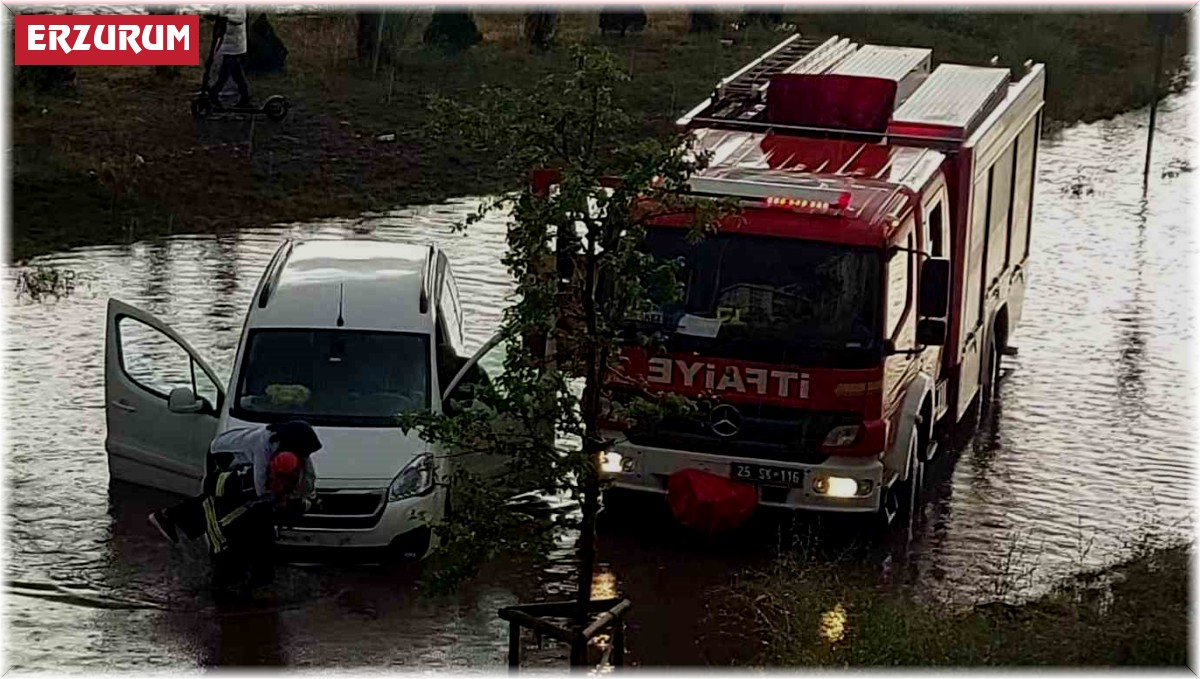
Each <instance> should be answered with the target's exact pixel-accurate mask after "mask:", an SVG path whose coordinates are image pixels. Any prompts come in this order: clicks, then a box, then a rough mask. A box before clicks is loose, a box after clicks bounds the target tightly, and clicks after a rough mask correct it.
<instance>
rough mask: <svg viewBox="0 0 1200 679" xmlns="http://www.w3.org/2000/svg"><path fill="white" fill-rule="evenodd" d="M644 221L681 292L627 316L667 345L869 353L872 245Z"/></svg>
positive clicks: (830, 359) (743, 354)
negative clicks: (696, 234) (662, 335)
mask: <svg viewBox="0 0 1200 679" xmlns="http://www.w3.org/2000/svg"><path fill="white" fill-rule="evenodd" d="M686 236H687V232H686V230H684V229H675V228H651V229H649V230H648V232H647V234H646V240H645V246H646V248H647V249H648V250H649V251H650V253H651V254H653V255H654V256H655V257H658V258H663V259H672V260H675V261H677V262H678V263H679V271H678V281H679V284H680V285H681V287H682V293H683V299H682V300H681V301H680V302H678V303H675V304H669V305H664V306H663V307H662V308H660V309H657V310H655V311H654V312H652V313H651V314H649V315H647V316H644V317H642V318H640V319H637V321H635V323H636V324H637V325H642V326H643V327H646V326H650V327H655V328H657V329H659V330H665V331H666V335H667V345H668V346H667V348H668V350H683V351H699V352H700V353H702V354H706V355H711V356H723V357H727V358H735V359H743V360H765V361H785V362H796V361H803V362H808V361H819V362H822V363H829V364H832V365H839V366H840V365H843V364H846V366H845V367H849V366H850V365H856V364H859V363H865V364H870V363H871V361H877V356H878V351H879V349H878V347H879V338H880V327H879V326H880V322H879V299H880V297H879V290H880V256H879V251H878V250H874V249H870V248H859V247H852V246H848V245H840V244H836V243H824V242H817V241H806V240H799V239H794V238H778V237H772V236H759V235H732V234H719V235H714V236H710V237H707V238H704V239H703V240H701V241H700V242H698V243H696V244H694V245H693V244H690V243H688V242H687V238H686Z"/></svg>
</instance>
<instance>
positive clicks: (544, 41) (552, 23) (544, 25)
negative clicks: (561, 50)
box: [525, 7, 558, 52]
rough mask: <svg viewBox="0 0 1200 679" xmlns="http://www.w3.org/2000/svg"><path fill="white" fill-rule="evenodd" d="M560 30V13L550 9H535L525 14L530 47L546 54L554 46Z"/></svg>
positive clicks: (526, 37)
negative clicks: (557, 32)
mask: <svg viewBox="0 0 1200 679" xmlns="http://www.w3.org/2000/svg"><path fill="white" fill-rule="evenodd" d="M557 29H558V12H555V11H554V9H553V8H549V7H534V8H531V9H529V10H528V11H526V12H525V41H526V42H528V43H529V47H530V48H531V49H533V50H536V51H541V52H544V51H546V50H548V49H550V47H551V46H552V45H553V44H554V33H555V31H556V30H557Z"/></svg>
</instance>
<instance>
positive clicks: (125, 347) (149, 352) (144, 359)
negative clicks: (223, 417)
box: [117, 316, 217, 407]
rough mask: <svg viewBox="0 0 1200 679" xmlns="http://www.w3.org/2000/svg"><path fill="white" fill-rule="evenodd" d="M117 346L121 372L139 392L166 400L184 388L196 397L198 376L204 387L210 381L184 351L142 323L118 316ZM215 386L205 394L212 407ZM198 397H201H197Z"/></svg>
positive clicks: (215, 391) (214, 403) (214, 404)
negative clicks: (118, 347)
mask: <svg viewBox="0 0 1200 679" xmlns="http://www.w3.org/2000/svg"><path fill="white" fill-rule="evenodd" d="M117 336H118V340H117V341H118V343H119V346H120V348H121V359H120V360H121V369H122V370H123V371H125V374H126V375H127V376H128V377H129V379H130V380H132V381H133V383H134V384H136V385H138V386H139V387H141V388H142V389H145V390H146V391H148V392H150V393H151V394H154V395H155V396H158V397H160V398H162V399H163V400H166V398H167V396H168V395H169V394H170V393H171V391H172V390H173V389H177V388H179V387H187V388H189V389H191V390H192V393H196V380H195V378H194V377H193V376H194V375H196V374H199V375H200V377H202V378H204V382H205V385H206V386H209V385H212V381H211V380H209V379H208V377H207V376H206V375H205V374H204V371H203V370H196V366H194V365H193V361H192V357H191V356H189V355H188V352H187V350H186V349H184V348H183V347H182V346H180V345H179V344H177V343H176V342H175V341H174V340H172V339H171V338H170V337H167V336H166V335H164V334H163V333H161V332H159V331H157V330H155V329H154V328H152V327H150V326H148V325H146V324H145V323H142V322H141V321H139V320H136V319H134V318H130V317H129V316H122V317H121V318H120V319H119V320H118V321H117ZM216 394H217V389H216V387H215V385H213V386H212V388H211V390H210V391H208V402H209V404H210V405H213V406H214V407H215V406H216V400H217V396H216ZM197 395H198V396H201V395H203V394H197Z"/></svg>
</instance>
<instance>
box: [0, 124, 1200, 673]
mask: <svg viewBox="0 0 1200 679" xmlns="http://www.w3.org/2000/svg"><path fill="white" fill-rule="evenodd" d="M1176 101H1177V102H1179V103H1180V104H1182V100H1176ZM1188 110H1189V109H1188V108H1187V107H1185V106H1182V105H1179V106H1177V107H1174V108H1173V110H1170V111H1169V112H1165V113H1164V114H1163V115H1162V116H1161V117H1160V124H1161V125H1162V126H1163V131H1164V132H1165V133H1167V134H1172V133H1173V134H1177V135H1183V134H1184V133H1185V132H1186V129H1187V125H1188V117H1187V114H1188ZM1140 115H1141V114H1132V115H1130V116H1124V117H1120V118H1117V119H1114V120H1111V121H1105V122H1101V123H1097V124H1095V125H1089V126H1081V127H1077V128H1074V129H1071V130H1068V131H1066V132H1065V133H1064V134H1063V135H1062V136H1061V137H1060V138H1058V139H1051V138H1047V139H1046V140H1045V143H1044V145H1043V150H1042V156H1041V169H1040V176H1039V184H1038V195H1037V203H1036V207H1035V226H1034V230H1033V252H1034V253H1035V254H1034V260H1033V262H1032V264H1031V267H1030V276H1031V279H1030V289H1029V293H1028V297H1027V302H1026V307H1025V310H1024V317H1023V319H1022V326H1021V328H1020V329H1019V331H1018V334H1017V335H1016V337H1015V341H1014V343H1015V344H1016V345H1017V346H1019V347H1020V353H1019V354H1018V355H1017V356H1014V357H1008V358H1006V359H1005V365H1006V374H1005V377H1004V379H1003V380H1001V382H1000V385H999V395H998V399H997V402H996V405H995V407H993V408H991V409H990V410H989V412H987V413H986V414H985V416H984V417H983V421H982V422H981V423H980V431H979V433H978V435H976V436H975V437H974V439H973V440H971V441H969V442H967V444H966V445H964V446H963V447H962V448H961V449H959V450H951V451H946V452H947V455H946V457H945V459H944V462H943V463H942V464H941V465H940V466H939V467H937V468H935V469H932V470H930V471H929V473H928V476H929V488H928V490H927V494H926V505H925V507H924V522H923V524H922V525H921V527H920V530H919V532H918V534H917V540H916V542H915V543H914V544H913V545H912V548H911V551H910V552H909V553H907V554H903V553H897V555H896V556H892V555H891V553H890V552H888V550H887V549H882V550H877V549H872V548H868V547H863V546H862V545H858V544H856V540H857V538H856V535H857V533H856V532H855V531H853V530H851V529H849V528H846V527H845V525H844V524H839V521H838V520H837V519H836V517H835V518H829V517H812V516H800V517H793V518H792V519H789V520H787V521H776V522H774V523H772V522H771V521H768V520H766V519H765V518H764V519H763V520H762V521H757V520H756V522H755V524H754V525H753V526H751V527H749V528H748V529H747V530H745V531H742V532H741V533H739V534H737V535H734V536H728V537H725V538H721V539H718V540H714V541H711V542H705V541H702V540H698V539H696V538H695V537H694V536H691V535H689V534H686V533H684V532H682V531H679V530H678V529H677V528H675V527H674V526H673V525H672V523H671V521H670V518H669V515H668V514H667V513H666V512H665V511H646V512H642V513H639V514H637V515H636V516H634V517H632V518H631V519H626V520H624V521H616V522H609V523H608V526H607V527H606V528H605V530H604V531H603V532H602V534H601V535H600V538H599V541H598V549H599V558H600V559H602V560H603V564H604V565H603V568H602V569H601V571H600V572H599V573H598V574H597V575H596V577H595V580H594V587H595V592H596V596H598V597H599V596H602V595H612V596H616V595H621V596H628V597H629V598H630V599H631V600H632V601H633V602H634V608H633V609H632V611H631V613H630V616H629V630H630V634H629V639H628V643H629V659H630V660H631V661H633V662H636V663H640V664H661V663H676V664H678V663H684V664H687V663H695V662H700V661H701V660H702V659H703V658H704V657H710V658H719V657H720V654H719V653H715V652H712V651H710V649H698V648H697V645H696V643H695V640H696V639H697V638H700V637H702V636H703V635H704V633H705V632H706V631H707V630H706V629H705V627H704V625H705V622H704V621H705V620H706V619H707V618H706V616H707V614H708V612H709V610H710V607H711V606H713V605H715V604H716V603H717V602H714V601H711V600H710V598H709V596H708V594H707V593H708V592H709V591H710V590H711V589H712V588H714V587H721V586H724V585H727V584H729V583H730V581H731V580H732V579H733V578H734V577H736V575H737V573H739V572H740V571H742V570H743V569H746V568H752V567H755V566H759V565H762V564H765V563H767V562H769V560H770V559H771V558H772V556H773V554H774V553H775V551H776V550H779V549H807V550H812V552H811V553H817V554H820V555H822V557H823V558H831V559H834V558H840V559H849V560H854V561H855V562H862V561H866V562H868V563H869V564H871V567H873V568H874V567H877V568H878V569H879V570H880V571H881V572H882V573H884V575H885V579H894V580H896V581H900V582H907V583H913V584H916V585H917V587H916V589H917V590H918V591H921V592H923V593H926V594H928V595H929V596H932V597H937V598H940V599H962V598H966V599H970V598H973V597H977V596H980V595H981V594H986V595H991V594H994V593H997V592H1001V593H1005V594H1008V595H1012V596H1022V595H1030V594H1033V593H1036V592H1038V591H1040V590H1041V589H1044V588H1045V587H1046V586H1048V585H1049V584H1050V583H1052V582H1053V581H1054V579H1055V578H1057V577H1061V576H1063V575H1065V574H1067V573H1070V572H1073V571H1075V570H1078V569H1080V568H1093V567H1096V566H1100V565H1104V564H1107V563H1111V562H1112V561H1113V560H1116V559H1119V558H1121V557H1123V556H1125V555H1127V554H1129V553H1130V550H1131V549H1132V547H1131V544H1130V543H1131V540H1133V539H1134V538H1136V536H1138V535H1141V534H1143V533H1145V532H1146V531H1148V530H1158V531H1162V532H1167V533H1170V534H1175V535H1189V534H1190V518H1189V517H1190V514H1189V499H1190V492H1191V489H1192V481H1191V478H1192V472H1193V467H1192V465H1193V463H1192V458H1191V455H1192V450H1193V442H1192V441H1191V438H1190V432H1191V431H1192V429H1193V426H1192V423H1193V401H1192V399H1193V394H1192V393H1191V389H1190V384H1189V377H1190V375H1191V370H1192V367H1191V361H1192V356H1191V352H1190V346H1191V341H1192V339H1193V338H1192V332H1193V330H1192V328H1193V322H1194V320H1195V319H1194V312H1193V310H1192V309H1191V308H1190V307H1189V306H1188V305H1187V304H1184V303H1183V302H1185V301H1187V300H1191V299H1194V292H1195V291H1194V289H1193V287H1192V283H1191V281H1190V280H1189V279H1188V272H1189V271H1190V263H1189V259H1190V258H1191V257H1193V256H1195V254H1196V251H1197V247H1196V242H1195V234H1194V233H1193V231H1192V229H1191V228H1190V221H1189V220H1190V217H1191V205H1192V203H1191V200H1192V198H1191V196H1192V193H1193V191H1192V188H1193V183H1194V178H1193V174H1192V173H1191V172H1188V171H1183V172H1180V173H1177V174H1175V175H1174V176H1169V177H1163V178H1162V180H1161V181H1155V182H1154V183H1153V185H1152V186H1151V187H1150V192H1149V195H1148V196H1147V198H1146V199H1142V197H1141V181H1140V174H1139V173H1137V172H1134V173H1124V172H1121V171H1109V170H1113V169H1119V168H1126V167H1136V168H1138V170H1139V171H1140V168H1141V155H1140V154H1141V152H1142V150H1143V147H1142V139H1141V137H1140V136H1139V135H1135V134H1132V132H1133V131H1135V130H1136V129H1137V125H1139V124H1140V123H1141V120H1142V118H1141V117H1139V116H1140ZM1181 138H1182V137H1181ZM1189 149H1190V147H1185V146H1184V145H1183V144H1179V145H1177V146H1176V147H1170V146H1168V147H1165V148H1164V150H1163V151H1162V153H1161V154H1160V155H1159V157H1158V158H1157V159H1156V161H1155V162H1156V168H1157V169H1156V172H1155V175H1154V176H1156V177H1158V176H1160V173H1159V172H1158V169H1161V168H1162V167H1168V166H1170V167H1176V166H1178V162H1177V161H1178V160H1179V159H1178V158H1177V157H1175V156H1177V155H1179V154H1182V153H1184V151H1185V150H1189ZM1172 163H1174V164H1172ZM1080 173H1082V174H1084V175H1085V176H1086V177H1087V178H1088V180H1089V181H1090V182H1091V184H1092V186H1093V188H1094V193H1093V194H1091V195H1088V194H1086V193H1082V194H1081V195H1079V196H1078V197H1074V196H1073V195H1072V194H1071V192H1070V191H1069V190H1067V191H1063V189H1064V188H1069V185H1070V184H1071V182H1072V181H1073V180H1074V179H1073V178H1074V177H1075V176H1076V175H1077V174H1080ZM476 205H477V202H476V201H473V200H460V201H452V202H449V203H446V204H442V205H434V206H425V207H419V208H412V209H405V210H399V211H395V212H389V213H385V214H377V215H366V216H364V217H363V218H361V219H356V220H331V221H327V222H322V223H317V224H303V225H282V226H275V227H269V228H260V229H247V230H243V231H239V232H236V233H231V234H220V235H215V236H186V237H175V238H169V239H164V240H161V241H156V242H151V243H134V244H130V245H117V246H104V247H89V248H80V249H77V250H74V251H70V252H65V253H58V254H55V255H50V256H47V257H43V258H40V259H39V260H37V263H43V264H51V265H55V266H59V267H64V268H71V269H75V270H77V271H78V272H79V274H80V275H81V276H82V277H84V278H85V279H86V280H88V281H90V285H89V286H88V287H87V288H84V289H80V290H77V291H76V293H75V294H74V295H72V296H70V297H68V298H64V299H62V300H59V301H57V302H50V303H47V304H41V305H38V304H31V303H29V302H28V301H23V302H20V303H18V304H15V305H12V306H10V309H9V326H8V330H9V332H8V346H7V347H6V349H5V351H6V352H7V354H6V359H7V360H6V364H7V366H8V370H9V373H8V375H7V376H6V378H7V379H6V391H5V394H4V397H5V398H6V400H7V405H8V407H9V410H8V412H9V416H10V418H12V422H11V423H10V425H11V426H10V431H11V432H14V433H17V432H19V435H12V436H10V437H9V441H10V446H11V447H10V450H9V451H6V454H7V458H6V459H7V462H8V465H7V470H8V479H7V480H8V482H9V484H10V495H9V506H8V508H7V513H8V515H7V518H8V525H9V532H8V536H9V539H8V542H7V545H6V548H7V549H8V555H9V559H8V560H7V572H6V578H7V581H8V582H9V583H10V584H9V589H10V592H14V593H15V594H14V595H12V596H10V597H9V603H8V610H7V612H8V614H9V632H10V639H11V643H10V645H9V647H10V662H11V663H13V665H14V666H15V667H17V668H22V669H28V668H63V667H103V668H106V669H133V668H139V669H140V668H146V667H161V668H170V669H182V668H193V667H196V666H197V665H217V664H230V663H233V664H245V665H256V664H288V665H299V666H314V665H315V666H333V665H346V666H353V667H372V668H391V667H416V666H421V667H442V668H447V667H450V668H454V667H481V666H492V667H497V666H500V665H502V664H503V661H504V656H505V639H506V628H505V626H504V624H503V623H502V621H500V620H499V619H498V618H497V617H496V615H495V612H496V610H497V609H498V608H499V607H501V606H504V605H510V604H512V603H516V602H517V601H535V600H544V599H547V598H558V597H561V596H564V595H569V594H570V593H571V591H572V590H573V584H574V583H573V582H572V581H571V570H572V568H571V565H570V559H571V557H572V550H571V536H570V535H564V536H562V537H561V540H560V543H559V545H558V546H557V549H556V550H555V551H554V552H553V553H552V554H550V555H548V559H547V560H546V561H542V562H538V561H536V560H534V559H529V560H527V561H523V562H520V563H495V564H489V565H488V567H487V569H486V570H485V573H484V574H483V575H481V576H480V578H478V579H477V580H476V581H475V582H474V583H472V584H471V585H470V586H469V587H467V588H465V589H464V590H463V591H462V592H460V593H459V594H457V595H455V596H452V597H422V596H419V595H418V594H417V593H416V591H415V589H414V580H413V574H412V573H395V572H390V571H383V570H379V569H371V568H366V567H362V568H359V567H346V568H342V567H323V568H307V567H297V566H285V567H283V568H281V570H280V574H279V580H278V582H277V583H276V585H275V586H273V587H272V590H271V592H272V595H273V596H274V597H275V599H274V600H273V601H267V602H262V603H261V605H256V607H252V608H249V609H245V610H228V609H223V608H221V607H218V606H217V605H216V604H215V603H214V602H212V601H211V599H210V598H209V597H208V594H207V588H206V578H207V566H206V564H207V562H206V559H207V556H206V555H205V554H204V551H203V548H202V546H200V545H188V546H183V547H172V546H170V545H167V544H165V543H163V542H162V541H161V539H159V538H158V536H157V534H156V533H154V532H153V530H152V529H151V528H150V527H149V526H147V525H146V524H145V515H146V513H147V512H149V511H150V510H151V509H153V508H156V507H158V506H162V505H163V504H164V503H165V502H166V500H165V499H164V498H162V497H160V496H156V495H155V494H154V493H152V492H150V491H146V490H143V489H135V488H131V487H125V486H120V485H114V486H113V487H112V488H111V489H110V487H109V481H108V474H107V466H106V459H105V456H104V454H103V441H104V436H105V425H104V410H103V344H102V338H103V335H104V307H105V302H106V299H107V298H108V297H109V296H115V297H117V298H120V299H124V300H126V301H129V302H131V303H134V304H135V305H138V306H141V307H143V308H146V309H147V310H148V311H151V312H154V313H156V314H159V315H161V317H162V319H163V320H164V321H166V322H168V323H169V324H171V325H172V326H173V327H174V328H175V329H176V330H178V331H179V332H181V334H183V335H184V336H185V337H187V338H188V340H189V341H190V342H191V343H192V344H193V345H194V346H195V347H196V348H197V349H198V351H200V352H201V353H202V354H203V355H204V356H205V357H206V358H207V359H208V360H209V362H210V363H211V364H212V365H213V367H214V368H215V369H216V370H217V372H218V374H219V375H220V376H222V377H227V376H228V375H229V372H230V367H231V364H232V361H233V353H234V351H235V350H236V346H237V342H238V335H239V333H240V330H241V318H242V314H243V313H244V312H245V309H246V308H247V306H248V305H249V302H250V295H251V294H252V293H253V290H254V287H255V285H256V283H257V277H258V275H259V273H260V272H261V271H262V269H263V267H264V266H265V264H266V262H267V261H268V259H269V258H270V256H271V254H272V253H273V252H274V250H275V248H276V247H278V244H279V243H280V241H281V240H282V239H284V238H287V237H306V238H329V239H341V238H346V237H350V236H355V235H370V236H373V237H378V238H383V239H388V240H402V241H410V242H429V241H434V240H436V241H438V242H439V243H441V244H442V246H443V247H444V248H445V249H446V251H447V254H448V255H449V256H450V258H451V260H452V261H453V262H454V263H455V268H456V272H457V275H458V280H459V285H460V287H461V288H462V304H463V307H464V313H465V316H466V327H465V331H466V336H467V343H468V345H469V346H471V347H475V346H479V345H480V344H482V342H484V341H486V339H487V338H488V337H489V336H490V335H491V333H492V331H493V330H494V328H495V327H496V324H497V323H498V321H499V317H498V312H499V310H500V309H502V308H503V307H504V305H505V303H506V297H507V296H508V295H509V294H510V292H511V290H512V286H511V282H510V281H509V280H508V277H507V274H506V273H505V272H504V270H503V268H502V267H501V265H500V264H499V256H500V254H501V253H502V252H503V245H504V231H505V225H504V222H503V220H502V219H499V218H495V219H490V220H486V221H485V222H483V223H481V224H479V225H477V226H475V227H472V229H471V230H470V231H469V232H468V233H467V234H453V233H452V232H451V231H450V229H449V225H450V224H451V223H453V222H454V221H455V220H457V219H460V218H461V217H463V216H464V215H466V214H467V213H469V212H470V211H471V210H472V209H473V208H474V207H475V206H476ZM9 275H11V272H10V273H9ZM10 289H11V288H10ZM556 502H557V501H556ZM555 506H556V507H557V509H558V510H559V511H562V510H564V509H565V508H564V506H563V503H561V502H557V504H556V505H555ZM1084 545H1087V547H1086V548H1085V546H1084ZM39 588H40V589H39ZM34 594H37V596H36V597H35V596H34ZM836 610H837V609H836V608H834V609H833V611H831V612H832V613H836ZM834 618H836V616H834ZM834 618H831V620H832V619H834ZM843 624H844V623H843ZM240 629H250V630H252V631H251V632H239V630H240ZM532 657H533V658H534V662H535V663H545V664H548V665H555V664H556V663H559V662H560V661H561V660H563V659H564V658H565V649H551V648H547V649H546V650H545V651H544V652H542V653H541V654H534V656H532Z"/></svg>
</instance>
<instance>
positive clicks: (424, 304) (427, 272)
mask: <svg viewBox="0 0 1200 679" xmlns="http://www.w3.org/2000/svg"><path fill="white" fill-rule="evenodd" d="M428 251H429V253H428V254H427V255H426V259H425V268H423V269H421V300H420V308H421V313H423V314H427V313H429V285H430V283H431V282H432V281H433V275H432V270H433V264H434V262H435V261H436V260H437V251H436V250H434V247H433V246H432V245H430V246H429V247H428Z"/></svg>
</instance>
